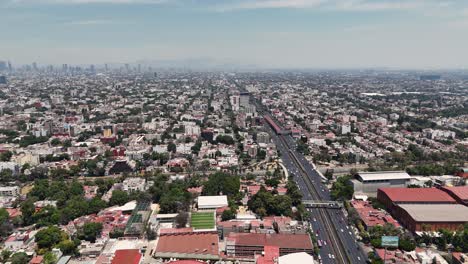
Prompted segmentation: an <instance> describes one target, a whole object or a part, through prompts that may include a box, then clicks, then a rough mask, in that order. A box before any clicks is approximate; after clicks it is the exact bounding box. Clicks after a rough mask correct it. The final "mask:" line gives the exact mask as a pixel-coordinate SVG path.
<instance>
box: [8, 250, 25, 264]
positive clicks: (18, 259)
mask: <svg viewBox="0 0 468 264" xmlns="http://www.w3.org/2000/svg"><path fill="white" fill-rule="evenodd" d="M9 261H10V262H11V263H12V264H28V263H29V257H28V255H27V254H26V253H24V252H18V253H15V254H13V255H12V256H11V257H10V259H9Z"/></svg>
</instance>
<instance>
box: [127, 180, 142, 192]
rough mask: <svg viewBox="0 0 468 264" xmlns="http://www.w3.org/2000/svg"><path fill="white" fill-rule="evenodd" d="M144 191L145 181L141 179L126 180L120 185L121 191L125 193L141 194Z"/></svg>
mask: <svg viewBox="0 0 468 264" xmlns="http://www.w3.org/2000/svg"><path fill="white" fill-rule="evenodd" d="M146 189H147V186H146V180H145V179H143V178H127V179H125V180H124V181H123V183H122V190H123V191H125V192H135V191H141V192H143V191H145V190H146Z"/></svg>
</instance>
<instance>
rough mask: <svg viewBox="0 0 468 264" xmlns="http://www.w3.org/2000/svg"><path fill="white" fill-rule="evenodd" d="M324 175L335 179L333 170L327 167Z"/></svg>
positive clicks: (329, 178)
mask: <svg viewBox="0 0 468 264" xmlns="http://www.w3.org/2000/svg"><path fill="white" fill-rule="evenodd" d="M323 176H325V178H327V179H328V180H329V181H331V180H333V170H329V169H327V171H326V172H325V174H324V175H323Z"/></svg>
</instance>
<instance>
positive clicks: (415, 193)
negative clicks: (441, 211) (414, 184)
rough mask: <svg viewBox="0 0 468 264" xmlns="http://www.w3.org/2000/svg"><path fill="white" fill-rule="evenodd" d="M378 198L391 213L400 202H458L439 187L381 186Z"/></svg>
mask: <svg viewBox="0 0 468 264" xmlns="http://www.w3.org/2000/svg"><path fill="white" fill-rule="evenodd" d="M377 199H378V200H379V202H381V203H383V204H384V205H385V206H386V208H387V209H388V211H389V212H390V213H392V214H393V213H394V212H395V210H396V205H398V204H456V203H457V201H455V199H453V198H452V197H451V196H450V195H449V194H448V193H446V192H444V191H442V190H440V189H437V188H380V189H378V191H377Z"/></svg>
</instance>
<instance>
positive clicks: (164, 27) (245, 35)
mask: <svg viewBox="0 0 468 264" xmlns="http://www.w3.org/2000/svg"><path fill="white" fill-rule="evenodd" d="M467 47H468V1H467V0H0V60H11V61H12V62H13V63H14V64H16V65H18V64H30V63H32V62H37V63H38V64H39V65H46V64H62V63H68V64H101V63H127V62H129V63H132V62H136V61H167V60H169V61H181V62H183V61H186V60H199V61H214V62H216V63H227V64H237V65H254V66H258V67H265V68H374V67H391V68H404V69H409V68H411V69H413V68H417V69H440V68H445V69H446V68H467V67H468V48H467Z"/></svg>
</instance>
